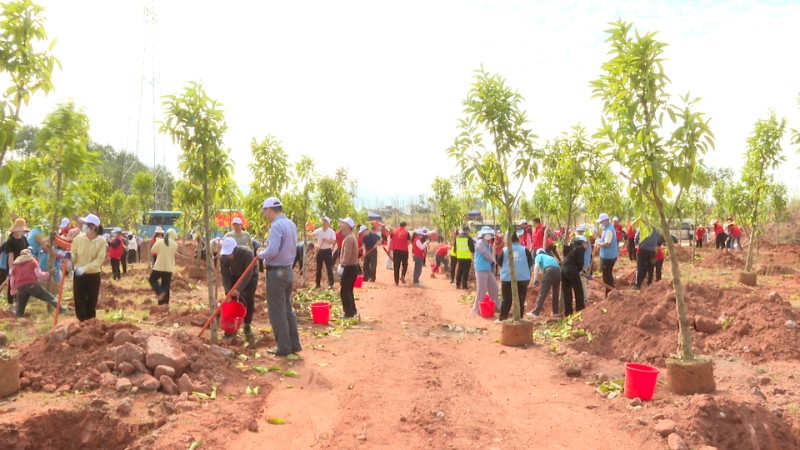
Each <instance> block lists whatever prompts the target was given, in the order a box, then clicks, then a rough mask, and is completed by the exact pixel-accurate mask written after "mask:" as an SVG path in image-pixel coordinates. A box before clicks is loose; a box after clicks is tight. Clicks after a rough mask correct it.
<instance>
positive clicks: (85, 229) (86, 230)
mask: <svg viewBox="0 0 800 450" xmlns="http://www.w3.org/2000/svg"><path fill="white" fill-rule="evenodd" d="M81 230H82V231H83V232H84V233H88V232H89V231H91V230H89V225H86V224H83V226H82V227H81Z"/></svg>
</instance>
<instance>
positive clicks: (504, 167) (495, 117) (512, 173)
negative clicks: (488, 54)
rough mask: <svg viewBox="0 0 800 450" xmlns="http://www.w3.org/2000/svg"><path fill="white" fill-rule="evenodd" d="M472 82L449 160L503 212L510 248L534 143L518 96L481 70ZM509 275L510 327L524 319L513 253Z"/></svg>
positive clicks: (533, 168)
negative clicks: (511, 321) (511, 319)
mask: <svg viewBox="0 0 800 450" xmlns="http://www.w3.org/2000/svg"><path fill="white" fill-rule="evenodd" d="M473 79H474V82H473V84H472V87H471V88H470V91H469V94H468V96H467V98H466V100H464V114H465V115H466V118H465V119H461V120H460V121H459V122H460V125H459V129H460V130H461V133H460V134H459V136H458V137H457V138H456V139H455V143H454V144H453V146H452V147H450V148H449V149H448V150H447V154H448V155H449V156H450V157H451V158H453V159H455V161H456V166H457V167H458V168H459V169H460V171H461V173H462V174H463V176H464V177H465V178H466V179H468V180H474V179H477V180H479V181H480V183H482V184H483V185H484V189H485V191H486V193H487V194H488V195H489V200H491V202H492V203H493V204H496V205H497V206H499V207H501V208H502V210H503V221H504V222H505V224H504V225H505V228H506V230H508V233H507V237H506V238H507V240H506V242H508V243H509V246H510V245H511V241H512V236H513V235H514V234H515V233H516V230H515V228H516V227H515V225H514V213H515V211H516V209H517V206H518V204H519V199H520V192H521V191H522V187H523V185H524V183H525V181H530V182H533V180H534V178H535V176H536V173H537V171H538V166H537V163H536V159H535V155H536V152H535V150H534V148H533V140H534V139H535V138H536V136H535V135H534V134H533V133H531V131H530V130H529V129H527V128H526V125H527V122H528V120H527V118H526V115H525V111H523V110H522V109H521V103H522V101H523V98H522V96H521V95H520V94H519V93H518V92H516V91H514V90H512V89H511V88H510V87H509V86H507V85H506V81H505V79H503V78H502V77H501V76H500V75H497V74H491V73H489V72H487V71H486V70H484V69H483V67H481V68H480V69H479V70H476V71H475V75H474V77H473ZM508 259H509V261H508V264H509V270H510V274H511V277H510V278H511V297H512V306H511V310H512V312H513V318H514V323H519V322H520V320H521V319H522V317H521V316H520V312H519V306H520V304H519V292H518V289H517V272H516V269H515V266H514V252H513V251H509V252H508Z"/></svg>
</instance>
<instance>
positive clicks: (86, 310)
mask: <svg viewBox="0 0 800 450" xmlns="http://www.w3.org/2000/svg"><path fill="white" fill-rule="evenodd" d="M72 297H73V298H74V300H75V316H76V317H77V318H78V320H80V321H81V322H83V321H84V320H89V319H94V318H95V316H96V315H97V299H98V297H100V274H99V273H91V274H87V273H85V274H83V275H81V276H77V275H76V276H75V278H74V279H73V281H72Z"/></svg>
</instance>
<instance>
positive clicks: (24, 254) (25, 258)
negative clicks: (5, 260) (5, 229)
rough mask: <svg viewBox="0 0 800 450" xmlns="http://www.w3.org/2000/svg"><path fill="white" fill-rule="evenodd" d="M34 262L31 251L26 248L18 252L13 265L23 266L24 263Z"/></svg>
mask: <svg viewBox="0 0 800 450" xmlns="http://www.w3.org/2000/svg"><path fill="white" fill-rule="evenodd" d="M29 261H34V259H33V255H32V254H31V251H30V250H28V249H27V248H26V249H24V250H22V251H21V252H19V256H18V257H17V258H16V259H15V260H14V265H15V266H16V265H18V264H25V263H26V262H29Z"/></svg>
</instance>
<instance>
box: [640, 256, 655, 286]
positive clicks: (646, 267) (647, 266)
mask: <svg viewBox="0 0 800 450" xmlns="http://www.w3.org/2000/svg"><path fill="white" fill-rule="evenodd" d="M655 264H656V251H655V250H645V249H643V248H640V249H639V255H638V256H637V257H636V287H642V283H644V277H645V276H647V284H648V285H650V284H653V269H655V267H656V266H655Z"/></svg>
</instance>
